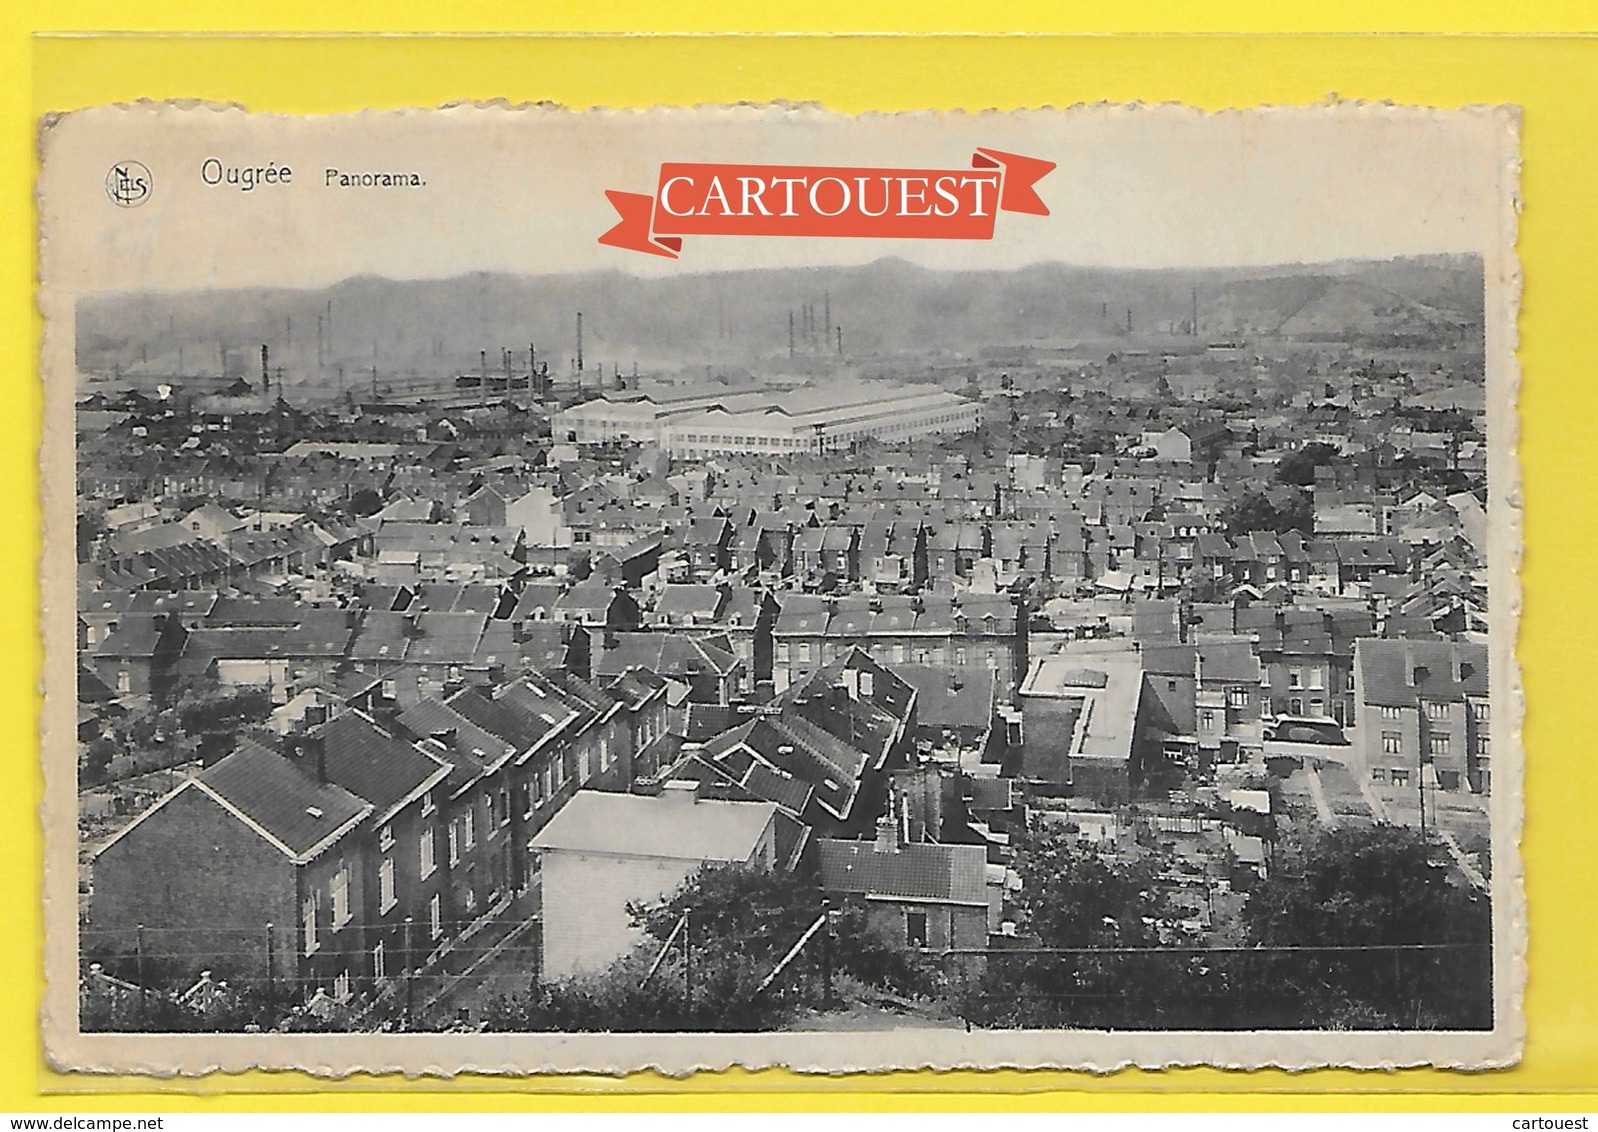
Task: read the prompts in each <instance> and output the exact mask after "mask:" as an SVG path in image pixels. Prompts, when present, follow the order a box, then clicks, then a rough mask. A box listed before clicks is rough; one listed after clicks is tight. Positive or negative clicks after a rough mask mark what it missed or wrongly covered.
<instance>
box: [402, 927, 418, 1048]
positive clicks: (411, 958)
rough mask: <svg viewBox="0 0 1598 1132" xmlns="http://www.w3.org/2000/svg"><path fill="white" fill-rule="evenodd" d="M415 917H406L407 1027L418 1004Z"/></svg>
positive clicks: (405, 1024)
mask: <svg viewBox="0 0 1598 1132" xmlns="http://www.w3.org/2000/svg"><path fill="white" fill-rule="evenodd" d="M415 926H416V924H415V919H414V917H411V916H406V917H405V1018H404V1020H403V1021H404V1027H403V1028H405V1029H409V1028H410V1024H411V1011H412V1010H413V1009H415V1005H416V944H415V939H414V935H413V929H414V928H415Z"/></svg>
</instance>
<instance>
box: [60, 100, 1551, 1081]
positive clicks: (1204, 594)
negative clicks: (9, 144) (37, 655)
mask: <svg viewBox="0 0 1598 1132" xmlns="http://www.w3.org/2000/svg"><path fill="white" fill-rule="evenodd" d="M1517 127H1518V120H1517V118H1516V116H1515V115H1514V113H1513V112H1512V111H1510V110H1506V109H1467V110H1450V111H1443V110H1428V109H1418V108H1414V109H1406V108H1402V107H1393V106H1364V105H1345V104H1338V103H1330V104H1327V105H1324V106H1318V107H1306V108H1299V109H1270V110H1267V109H1259V110H1242V111H1233V112H1228V113H1223V114H1203V113H1200V112H1197V111H1193V110H1186V109H1183V108H1180V107H1174V106H1172V107H1146V106H1140V107H1112V106H1097V107H1083V108H1077V109H1074V110H1064V111H1037V112H1014V113H997V112H990V113H987V114H950V115H938V114H918V115H901V116H894V115H885V116H877V117H871V118H850V117H846V116H843V115H837V114H828V113H823V112H821V111H819V110H810V109H795V108H791V107H787V108H753V107H745V108H738V109H721V108H700V109H695V110H676V111H665V110H660V111H648V112H634V113H615V112H600V111H588V112H581V113H579V112H567V111H558V110H551V109H535V110H526V111H513V110H507V109H504V108H498V109H495V108H486V107H458V108H453V109H449V110H439V111H414V112H406V113H402V114H401V113H395V114H368V115H350V116H344V117H332V118H318V119H310V118H307V119H294V118H289V117H269V116H252V115H250V114H247V113H245V112H243V111H240V110H223V109H215V108H178V107H172V106H158V105H154V104H150V105H141V106H137V107H120V108H115V109H105V110H92V111H85V112H80V113H76V114H72V115H67V116H64V117H62V118H61V119H59V120H57V121H55V122H53V123H52V124H50V126H49V127H48V128H47V129H46V130H45V131H44V133H43V154H44V169H45V172H44V176H43V179H42V180H41V183H40V194H41V197H40V199H41V216H42V226H43V228H42V250H41V260H42V272H41V285H40V303H41V307H42V309H43V311H44V315H45V318H46V325H47V331H46V341H45V348H44V369H45V377H46V389H47V398H48V401H47V407H46V429H47V434H46V444H45V452H44V468H45V477H44V478H45V488H46V494H47V511H46V513H47V516H48V517H49V522H48V524H47V532H46V549H45V554H46V560H45V576H44V594H45V605H46V608H45V613H44V626H45V650H46V720H47V722H46V743H45V748H44V751H45V777H46V807H45V821H46V837H47V849H48V854H47V875H46V885H45V899H46V905H47V909H46V911H47V924H48V928H49V935H48V954H47V965H48V970H49V974H50V986H49V993H48V996H47V1001H46V1010H45V1015H46V1016H45V1032H46V1042H47V1046H48V1048H49V1049H50V1051H51V1056H52V1059H53V1060H55V1061H56V1062H57V1063H58V1064H61V1065H63V1066H65V1067H69V1068H85V1069H122V1070H134V1071H141V1070H142V1071H151V1070H155V1071H164V1072H182V1073H199V1072H205V1071H207V1070H210V1069H214V1068H225V1069H239V1068H244V1067H249V1066H261V1067H266V1068H285V1067H297V1068H307V1069H311V1070H313V1071H319V1072H324V1073H330V1074H340V1073H348V1072H353V1071H356V1070H371V1071H383V1070H387V1069H396V1068H398V1069H405V1070H407V1071H409V1072H423V1073H426V1072H443V1073H452V1072H457V1071H460V1070H462V1069H465V1068H473V1069H479V1070H485V1071H491V1072H505V1073H536V1072H555V1071H576V1070H599V1071H610V1072H624V1071H628V1070H632V1069H636V1068H641V1067H650V1066H652V1067H657V1068H660V1069H662V1070H664V1071H666V1072H669V1073H682V1072H688V1071H690V1070H692V1069H695V1068H700V1067H723V1066H727V1065H745V1066H748V1067H758V1066H765V1065H785V1066H789V1067H791V1068H794V1069H798V1070H811V1071H826V1072H837V1071H844V1070H853V1069H872V1070H883V1069H892V1068H909V1067H918V1066H932V1067H936V1068H950V1067H957V1066H970V1067H981V1068H994V1067H1001V1066H1018V1067H1029V1066H1051V1067H1062V1068H1091V1069H1097V1070H1106V1069H1112V1068H1115V1067H1117V1066H1120V1065H1129V1064H1138V1065H1145V1066H1166V1065H1179V1064H1182V1065H1186V1064H1207V1065H1231V1066H1239V1067H1242V1066H1263V1065H1282V1066H1287V1067H1292V1068H1301V1067H1309V1066H1316V1065H1350V1066H1377V1065H1411V1064H1430V1065H1437V1066H1449V1067H1456V1068H1486V1067H1490V1066H1498V1065H1506V1064H1511V1063H1513V1062H1514V1061H1515V1060H1516V1059H1517V1058H1518V1056H1519V1051H1520V1043H1521V1037H1522V1029H1523V1025H1522V1021H1521V1012H1520V995H1521V987H1522V983H1523V981H1524V955H1523V953H1524V913H1523V905H1522V895H1521V879H1520V862H1519V855H1518V851H1517V840H1518V836H1519V829H1520V822H1521V801H1520V778H1521V758H1520V749H1519V715H1520V700H1519V695H1518V687H1519V684H1518V675H1517V673H1516V670H1515V664H1514V653H1513V644H1514V633H1515V614H1514V610H1515V608H1516V607H1517V605H1518V589H1517V586H1518V583H1517V581H1516V568H1517V566H1518V560H1519V554H1520V544H1519V524H1518V515H1517V512H1516V509H1515V496H1516V486H1517V484H1518V475H1519V473H1518V468H1517V465H1516V455H1515V436H1516V431H1517V426H1516V424H1515V388H1516V381H1517V378H1516V370H1515V365H1514V356H1513V350H1514V312H1515V307H1516V303H1517V299H1518V293H1517V288H1518V275H1517V272H1516V268H1515V260H1514V253H1513V247H1514V238H1515V223H1514V218H1515V207H1516V192H1517V188H1516V174H1517V164H1516V163H1517V148H1516V147H1517V144H1518V143H1517ZM993 147H997V148H993ZM973 154H976V156H975V157H973V156H972V155H973ZM1023 155H1024V156H1023ZM676 163H698V164H697V165H683V164H676ZM808 167H815V168H818V169H823V170H824V171H825V173H826V174H827V176H825V177H821V178H820V179H819V180H816V181H812V182H807V183H800V177H799V176H798V175H796V174H794V173H793V172H792V170H795V169H800V168H808ZM885 167H886V170H887V171H886V172H885ZM1045 167H1046V168H1045ZM695 168H702V169H734V168H740V169H744V170H746V171H747V170H755V171H757V172H758V171H760V170H768V171H769V170H784V171H787V172H786V173H785V176H786V177H787V179H786V180H783V179H781V178H778V177H776V175H775V174H773V173H770V172H767V173H760V174H759V176H752V175H744V176H740V177H737V178H731V177H729V178H727V182H726V185H725V186H723V184H722V182H721V181H720V180H716V181H715V182H714V183H711V182H709V181H706V182H703V183H701V184H699V185H697V188H698V189H700V190H702V189H703V188H704V185H705V184H710V189H709V194H708V196H706V195H705V194H704V193H703V192H701V193H700V195H699V196H694V195H692V194H693V193H694V192H695V191H696V185H695V183H693V182H692V181H691V176H692V171H693V169H695ZM1018 168H1021V169H1029V170H1030V171H1031V172H1030V174H1029V177H1030V180H1031V184H1030V186H1029V187H1028V186H1024V185H1016V184H1015V181H1016V179H1017V178H1018V177H1019V174H1018V172H1017V169H1018ZM962 169H963V170H964V173H965V174H969V176H965V177H963V178H962V177H958V176H956V173H958V172H959V171H960V170H962ZM680 170H688V173H684V174H682V175H677V174H678V172H679V171H680ZM940 170H953V171H954V172H950V173H947V174H941V173H940V172H939V171H940ZM1039 170H1042V171H1041V172H1039ZM846 171H855V172H858V173H859V174H860V175H859V176H856V177H853V178H851V177H849V176H847V175H845V172H846ZM912 174H913V176H912ZM940 177H941V179H940ZM873 178H876V180H873ZM917 178H919V182H917ZM735 180H736V181H737V182H738V185H737V187H736V189H734V187H733V182H734V181H735ZM825 181H831V182H834V188H835V189H836V190H841V196H839V197H836V198H835V197H830V196H827V195H825V194H824V193H823V194H821V195H818V191H819V187H820V185H821V183H822V182H825ZM878 182H880V184H881V189H880V191H881V193H882V197H881V198H880V199H881V205H880V207H881V208H882V209H884V210H889V209H892V208H898V209H900V212H899V213H898V214H897V215H900V216H903V215H910V216H915V217H926V216H931V217H944V216H945V215H948V214H946V213H944V212H941V211H937V203H938V202H939V201H940V200H946V201H947V202H948V203H949V206H950V210H951V213H952V212H953V210H954V209H955V208H956V207H959V206H964V205H969V207H972V208H975V209H976V210H977V211H976V212H975V213H974V215H976V216H978V217H984V216H985V222H986V225H987V227H986V228H985V229H984V230H983V232H982V233H980V234H978V235H972V234H971V233H969V232H967V231H965V230H963V229H962V230H961V231H960V232H959V233H958V234H954V235H951V236H949V237H948V238H943V237H942V236H939V235H926V236H924V237H923V236H920V235H917V236H908V235H904V234H902V233H897V232H890V231H889V230H888V229H886V228H882V229H872V230H870V231H865V230H862V234H849V235H840V236H829V235H820V234H808V233H801V234H788V232H787V231H786V230H778V229H775V228H772V229H770V230H762V229H761V228H760V225H761V224H763V223H766V222H767V221H768V218H769V223H770V224H774V225H780V224H781V223H782V222H783V218H784V217H790V216H793V215H794V209H795V204H794V201H795V188H794V185H795V184H796V183H800V187H799V190H798V193H799V196H800V197H801V198H802V199H801V201H800V205H799V209H800V211H803V209H804V208H805V206H806V204H807V203H808V206H809V207H810V208H811V209H812V210H813V211H814V212H815V213H817V214H819V215H820V216H822V217H826V218H829V219H830V218H831V217H833V216H834V215H836V213H834V212H831V211H828V209H829V208H832V207H833V206H834V203H835V202H836V207H837V208H838V209H839V210H840V211H841V210H843V209H844V208H846V207H858V208H859V209H860V210H862V213H863V215H864V216H865V217H868V218H875V217H879V216H882V215H883V213H882V212H878V211H876V209H877V207H878V202H877V199H876V198H875V197H874V194H875V193H876V192H877V191H878ZM966 182H970V183H971V184H973V185H975V186H976V188H977V193H976V195H975V197H973V198H971V201H970V202H967V201H966V198H965V197H964V196H961V198H960V200H961V205H957V202H956V195H955V192H954V189H957V188H960V187H961V186H963V185H964V184H965V183H966ZM917 183H919V185H920V188H919V190H918V189H917V187H916V185H917ZM990 183H991V185H992V186H993V194H991V195H992V197H993V199H992V200H991V201H987V202H984V200H983V196H982V193H981V189H982V188H983V187H984V186H986V185H989V184H990ZM806 184H808V185H809V188H808V196H806V195H805V194H806ZM684 186H686V187H684ZM778 186H786V195H784V194H783V193H780V192H778V191H777V189H778ZM946 186H948V187H949V188H948V191H945V187H946ZM657 187H658V188H659V190H660V191H659V193H658V195H657V197H656V198H649V199H645V200H644V205H643V208H644V213H643V215H644V218H645V220H648V219H649V218H650V216H651V214H650V213H649V209H650V208H653V213H652V217H653V220H652V222H653V224H654V228H653V229H652V233H653V234H648V233H646V234H645V236H644V237H643V238H642V239H641V241H640V243H639V245H638V246H633V245H629V244H626V243H625V242H623V241H618V240H616V239H613V238H611V235H610V230H611V229H612V227H613V226H615V227H616V229H618V230H619V229H620V228H621V227H624V226H625V221H626V211H625V205H626V199H634V200H637V199H641V198H637V197H630V196H629V194H633V193H634V192H635V191H636V193H646V192H649V191H651V190H655V189H657ZM929 187H930V191H929ZM768 189H770V190H771V191H770V192H769V193H768V192H767V190H768ZM918 191H919V192H921V193H923V194H924V195H925V197H926V198H927V199H926V201H923V200H922V199H921V198H919V197H917V196H916V195H915V193H916V192H918ZM960 191H961V192H962V193H964V192H965V190H964V189H963V188H960ZM671 193H675V194H676V195H675V196H672V195H670V194H671ZM718 197H719V201H718ZM910 203H914V204H916V205H918V206H920V205H921V204H923V203H925V205H926V208H927V209H928V210H929V211H925V212H923V211H913V212H909V213H906V212H904V211H903V210H904V208H906V207H907V206H908V204H910ZM684 204H686V206H687V208H688V209H689V210H690V211H689V212H681V211H678V207H679V206H683V205H684ZM985 205H986V207H988V208H989V209H991V211H990V212H988V213H986V214H984V213H982V212H981V211H980V210H981V209H982V208H983V207H984V206H985ZM784 206H786V210H784ZM696 208H697V211H693V210H694V209H696ZM618 213H620V214H621V215H622V220H623V223H618ZM720 215H724V216H725V217H728V218H732V219H729V220H728V221H727V222H726V223H727V224H728V225H733V226H732V227H727V226H724V227H719V228H718V227H715V226H713V225H710V226H707V225H706V224H700V226H699V227H692V226H689V227H677V228H672V227H669V226H668V225H669V224H670V223H671V222H672V218H676V217H682V216H691V223H698V222H699V221H698V218H703V217H717V216H720ZM740 218H741V219H740ZM750 220H753V221H755V223H753V224H751V225H749V227H748V231H747V233H744V232H743V231H742V230H735V226H736V224H738V223H742V222H747V221H750ZM718 223H720V221H718ZM878 230H880V231H882V232H884V233H886V234H883V235H874V234H872V232H874V231H878ZM682 232H686V233H689V234H688V235H686V237H685V238H681V237H679V236H678V235H673V234H672V233H682ZM704 232H712V233H713V234H699V233H704ZM918 232H919V230H918ZM601 237H606V238H605V239H601Z"/></svg>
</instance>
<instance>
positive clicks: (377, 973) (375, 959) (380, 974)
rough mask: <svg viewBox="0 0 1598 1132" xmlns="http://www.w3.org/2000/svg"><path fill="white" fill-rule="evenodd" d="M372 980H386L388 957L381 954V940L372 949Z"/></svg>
mask: <svg viewBox="0 0 1598 1132" xmlns="http://www.w3.org/2000/svg"><path fill="white" fill-rule="evenodd" d="M372 978H374V979H386V978H388V957H387V956H386V955H384V954H383V942H382V940H379V941H378V942H377V943H376V944H374V945H373V947H372Z"/></svg>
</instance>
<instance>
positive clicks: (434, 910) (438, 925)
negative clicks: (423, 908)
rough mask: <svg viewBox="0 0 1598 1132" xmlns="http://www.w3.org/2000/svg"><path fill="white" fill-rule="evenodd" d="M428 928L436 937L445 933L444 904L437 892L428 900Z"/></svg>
mask: <svg viewBox="0 0 1598 1132" xmlns="http://www.w3.org/2000/svg"><path fill="white" fill-rule="evenodd" d="M427 930H428V931H429V932H430V933H432V937H433V938H434V939H437V938H438V937H439V936H441V935H443V934H444V906H443V904H441V903H440V902H439V899H438V893H436V892H435V893H433V898H432V899H431V900H429V901H428V902H427Z"/></svg>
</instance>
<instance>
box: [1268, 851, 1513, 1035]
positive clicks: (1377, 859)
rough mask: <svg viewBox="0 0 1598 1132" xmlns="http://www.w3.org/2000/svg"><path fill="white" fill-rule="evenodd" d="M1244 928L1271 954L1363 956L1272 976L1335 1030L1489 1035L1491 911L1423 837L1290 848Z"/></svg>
mask: <svg viewBox="0 0 1598 1132" xmlns="http://www.w3.org/2000/svg"><path fill="white" fill-rule="evenodd" d="M1244 925H1245V930H1246V932H1247V934H1248V938H1249V939H1250V940H1251V941H1253V942H1254V943H1256V944H1259V945H1263V946H1268V947H1325V948H1351V949H1366V950H1353V951H1347V952H1335V953H1333V952H1328V953H1327V954H1326V955H1324V956H1310V957H1308V958H1306V959H1303V960H1300V961H1298V962H1293V963H1287V962H1277V963H1276V964H1274V968H1275V975H1274V978H1275V979H1276V980H1277V982H1278V984H1279V985H1280V986H1281V987H1283V988H1284V990H1285V991H1287V992H1289V993H1292V994H1297V995H1299V996H1301V997H1302V998H1303V999H1305V1000H1306V1001H1307V1002H1309V1003H1311V1004H1312V1005H1313V1008H1314V1009H1316V1010H1318V1011H1319V1012H1320V1013H1321V1014H1323V1015H1324V1016H1325V1017H1326V1019H1327V1021H1330V1022H1333V1023H1337V1022H1345V1021H1346V1022H1350V1024H1367V1025H1377V1026H1383V1027H1448V1028H1462V1029H1468V1028H1477V1027H1485V1026H1490V1025H1491V1024H1492V908H1491V904H1490V902H1489V900H1488V899H1487V897H1486V896H1485V895H1484V894H1481V893H1478V892H1476V891H1475V890H1474V889H1472V888H1471V887H1470V886H1469V885H1468V884H1467V883H1466V882H1465V881H1464V879H1463V878H1462V877H1460V876H1459V875H1458V874H1457V873H1456V871H1455V870H1453V869H1452V868H1451V867H1450V866H1449V865H1448V864H1447V863H1445V862H1444V861H1443V860H1440V859H1437V858H1435V857H1434V854H1433V851H1432V846H1431V845H1430V844H1429V843H1428V842H1427V841H1425V840H1424V839H1423V838H1422V837H1421V836H1420V834H1419V833H1418V832H1416V831H1415V830H1412V829H1409V828H1407V827H1403V826H1392V825H1377V826H1374V827H1371V828H1368V829H1344V828H1339V829H1334V830H1330V831H1327V832H1324V833H1322V834H1320V835H1319V836H1317V837H1315V838H1313V839H1310V840H1307V841H1301V842H1298V843H1295V844H1290V845H1288V846H1287V848H1286V851H1285V853H1284V854H1282V855H1281V857H1280V858H1279V860H1278V865H1277V868H1276V869H1275V870H1273V872H1272V873H1271V875H1270V877H1269V878H1267V879H1266V880H1265V881H1263V882H1261V883H1260V884H1259V885H1257V886H1256V887H1255V889H1254V890H1253V892H1252V893H1251V895H1250V897H1249V902H1248V905H1247V907H1246V909H1245V911H1244ZM1300 954H1302V953H1300Z"/></svg>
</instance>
